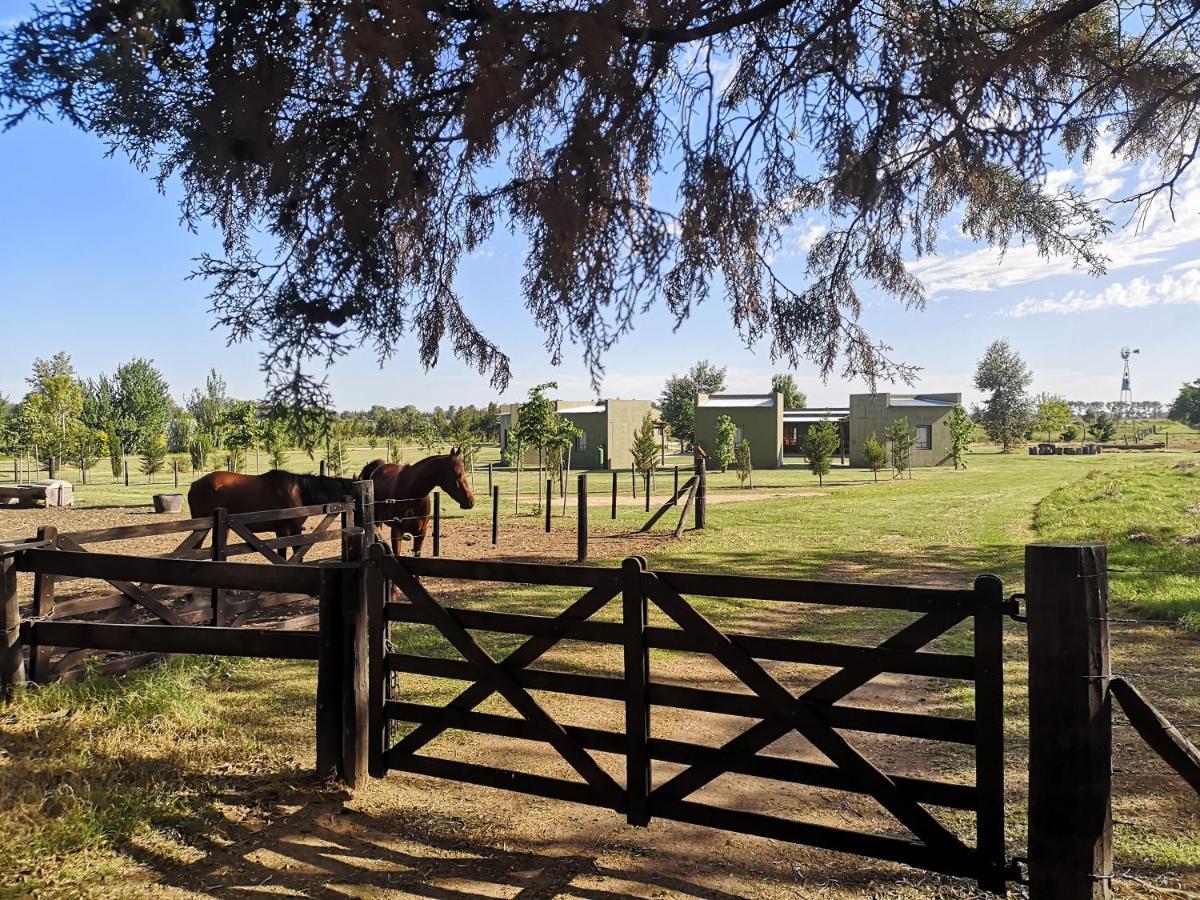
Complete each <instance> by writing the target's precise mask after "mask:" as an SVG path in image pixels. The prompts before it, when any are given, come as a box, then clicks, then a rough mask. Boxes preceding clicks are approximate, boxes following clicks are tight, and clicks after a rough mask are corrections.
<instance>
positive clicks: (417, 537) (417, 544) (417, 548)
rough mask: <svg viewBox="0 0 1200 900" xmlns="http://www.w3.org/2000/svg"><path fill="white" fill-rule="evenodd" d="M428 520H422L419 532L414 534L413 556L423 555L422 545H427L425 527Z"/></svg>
mask: <svg viewBox="0 0 1200 900" xmlns="http://www.w3.org/2000/svg"><path fill="white" fill-rule="evenodd" d="M428 521H429V520H428V519H422V520H421V524H420V525H418V526H417V530H416V531H414V532H413V556H420V555H421V545H422V544H424V543H425V525H426V523H427V522H428Z"/></svg>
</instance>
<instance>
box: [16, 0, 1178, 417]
mask: <svg viewBox="0 0 1200 900" xmlns="http://www.w3.org/2000/svg"><path fill="white" fill-rule="evenodd" d="M28 9H29V4H28V3H27V2H25V0H0V28H3V27H4V26H6V25H8V24H11V23H12V22H14V21H16V20H17V19H19V18H20V17H22V16H23V15H24V14H25V13H26V12H27V11H28ZM1147 177H1148V174H1147V172H1145V171H1143V168H1142V167H1141V166H1139V165H1138V164H1136V163H1129V162H1126V161H1122V160H1117V159H1114V158H1113V157H1112V155H1111V154H1109V153H1107V152H1104V151H1102V152H1101V153H1099V154H1098V156H1097V158H1096V159H1095V160H1093V161H1092V163H1091V164H1089V165H1088V166H1086V167H1084V166H1082V165H1080V164H1076V165H1074V166H1073V167H1072V166H1064V167H1063V168H1061V169H1060V170H1057V171H1055V172H1052V173H1051V175H1050V185H1051V186H1052V187H1056V186H1063V185H1067V184H1072V185H1075V186H1077V187H1079V188H1081V189H1082V190H1083V191H1084V192H1085V193H1086V194H1087V195H1088V196H1092V197H1113V196H1120V195H1121V194H1122V193H1123V192H1128V191H1131V190H1133V189H1135V188H1136V187H1137V186H1138V185H1139V184H1143V183H1145V180H1146V178H1147ZM178 199H179V191H178V190H177V189H176V187H175V186H173V185H168V186H167V188H166V191H165V193H160V192H159V191H158V188H157V187H156V185H155V183H154V181H153V179H152V178H151V176H150V175H149V174H146V173H143V172H139V171H138V170H137V169H136V168H135V167H134V166H133V165H131V164H130V162H129V161H128V160H127V159H125V158H123V157H120V156H108V155H107V148H106V147H105V146H104V144H103V143H102V142H100V141H99V140H98V139H96V138H94V137H92V136H90V135H87V134H84V133H82V132H80V131H78V130H77V129H74V128H72V127H71V126H69V125H67V124H65V123H61V122H33V121H28V120H27V121H26V122H25V123H23V124H21V125H20V126H18V127H17V128H15V129H12V130H10V131H8V132H6V133H0V323H3V324H2V325H0V394H5V395H7V396H8V397H10V398H12V399H17V398H19V397H20V396H22V395H23V394H24V392H25V390H26V385H25V381H24V379H25V377H26V376H27V375H28V373H29V371H30V367H31V364H32V362H33V360H34V359H35V358H37V357H48V356H51V355H53V354H54V353H56V352H57V351H59V350H65V351H66V352H67V353H69V354H70V355H71V357H72V359H73V361H74V363H75V365H76V368H77V369H78V370H79V372H80V373H81V374H82V375H84V376H94V375H96V374H98V373H99V372H101V371H105V372H111V371H112V370H113V369H114V368H116V366H117V365H119V364H120V363H121V362H124V361H126V360H128V359H130V358H133V357H136V356H142V357H148V358H151V359H153V360H154V362H155V364H156V365H157V366H158V367H159V368H160V369H161V370H162V371H163V373H164V375H165V376H166V378H167V380H168V382H169V383H170V384H171V386H172V389H173V392H174V394H175V396H176V398H177V399H182V398H183V397H184V396H185V395H186V394H187V393H188V392H190V390H191V389H192V388H193V387H196V386H198V385H201V384H203V381H204V377H205V374H206V373H207V371H208V370H209V369H210V368H216V369H217V370H218V371H219V372H220V373H221V374H222V376H223V377H224V378H225V380H226V381H227V383H228V385H229V389H230V392H231V393H232V394H233V395H235V396H239V397H247V398H249V397H257V396H261V395H262V393H263V389H264V381H263V376H262V373H261V372H260V371H259V367H258V366H259V352H260V350H261V348H259V347H256V346H254V345H253V344H239V345H234V346H229V345H228V342H227V335H226V334H225V333H223V332H222V331H221V330H219V329H214V319H213V317H212V315H211V314H210V312H209V304H208V300H207V287H206V285H205V284H204V283H203V282H201V281H199V280H192V279H189V275H190V274H191V273H192V271H193V269H194V268H195V263H194V260H195V258H196V257H198V256H199V255H200V254H202V253H204V252H206V251H209V252H219V249H220V247H219V241H218V239H217V235H216V233H215V232H213V231H211V230H201V231H199V232H196V233H193V232H189V231H188V230H187V229H186V228H184V227H183V226H182V225H181V223H180V221H179V208H178ZM1119 215H1120V216H1121V218H1120V219H1119V221H1120V222H1124V220H1125V217H1126V215H1127V214H1126V213H1121V214H1119ZM825 227H826V223H825V222H823V221H821V220H820V219H819V218H811V219H809V220H806V221H805V222H803V223H800V225H799V226H798V227H797V228H796V229H795V231H794V233H793V234H791V235H789V238H788V242H789V243H788V247H787V248H785V252H784V253H782V254H780V256H779V257H778V258H777V261H776V268H777V270H778V271H779V272H780V274H781V275H782V276H783V277H784V279H785V280H786V281H787V282H788V283H789V284H791V286H792V287H794V288H801V287H803V286H804V284H805V281H804V270H803V257H804V252H805V250H806V249H807V247H808V246H809V245H810V244H811V242H812V241H813V240H814V239H815V238H816V237H817V236H819V235H820V234H821V233H822V231H823V230H824V228H825ZM945 232H946V233H945V234H944V235H943V239H942V242H941V245H940V246H939V249H938V255H937V256H934V257H926V258H924V259H921V260H914V261H913V262H912V264H911V268H912V270H913V271H914V272H916V273H917V274H918V275H920V276H921V278H922V279H923V280H924V282H925V285H926V287H927V289H928V291H929V298H930V299H929V302H928V304H927V306H926V308H925V310H924V311H923V312H918V311H913V310H905V309H903V308H901V307H900V306H899V305H898V304H896V303H895V302H894V301H892V300H890V299H888V298H887V297H885V296H878V295H876V296H870V295H869V296H870V299H869V300H868V303H867V306H866V309H865V310H864V315H863V324H864V325H865V326H866V328H867V331H868V333H870V334H871V335H872V336H873V337H874V338H875V339H876V340H882V341H884V342H885V343H887V344H890V345H891V346H892V347H893V348H894V352H893V356H894V357H895V358H896V359H899V360H902V361H904V362H906V363H909V364H912V365H915V366H918V367H920V369H921V372H920V378H919V381H918V383H917V384H916V386H915V388H914V389H915V390H917V391H922V390H925V391H930V392H944V391H958V392H961V393H963V395H964V397H965V398H966V400H967V401H968V402H973V401H974V400H976V399H978V398H977V394H976V392H975V391H974V390H973V389H972V387H971V378H972V373H973V372H974V369H975V364H976V362H977V361H978V359H979V357H980V355H981V354H982V353H983V351H984V349H985V348H986V347H987V345H988V343H990V342H991V341H992V340H994V339H995V338H998V337H1003V338H1007V339H1008V340H1009V342H1010V343H1011V344H1012V346H1013V347H1014V348H1015V349H1016V350H1017V351H1018V352H1019V353H1020V354H1021V356H1022V357H1023V358H1024V359H1025V361H1026V362H1027V363H1028V365H1029V367H1030V368H1031V369H1032V371H1033V374H1034V380H1033V385H1032V390H1033V391H1034V392H1042V391H1045V392H1050V393H1056V394H1061V395H1063V396H1066V397H1067V398H1069V399H1078V400H1116V399H1117V398H1118V394H1119V391H1120V375H1121V360H1120V355H1119V354H1120V350H1121V347H1122V346H1130V347H1135V348H1138V349H1140V351H1141V352H1140V354H1139V355H1138V356H1136V357H1134V359H1133V391H1134V397H1135V399H1145V400H1162V401H1164V402H1169V401H1170V400H1171V399H1173V398H1174V396H1175V394H1176V393H1177V392H1178V389H1179V386H1180V384H1181V383H1182V382H1184V381H1191V380H1194V379H1196V378H1197V377H1200V371H1198V369H1200V365H1198V364H1197V359H1198V356H1200V354H1197V352H1196V335H1197V324H1198V323H1200V258H1197V251H1198V250H1200V171H1198V172H1192V173H1189V174H1188V175H1187V176H1186V177H1185V179H1184V181H1183V183H1182V185H1181V189H1180V191H1179V193H1178V194H1177V196H1176V201H1175V204H1174V212H1173V215H1172V212H1171V211H1170V210H1169V209H1168V208H1167V206H1166V204H1165V203H1160V204H1158V205H1157V206H1155V207H1154V208H1153V209H1152V211H1151V214H1150V215H1149V216H1148V217H1147V218H1145V219H1144V220H1143V221H1141V222H1138V223H1134V224H1130V225H1126V226H1125V227H1123V228H1119V229H1118V230H1117V231H1116V232H1114V234H1113V235H1111V236H1110V238H1109V239H1108V240H1107V242H1106V244H1105V246H1104V252H1105V254H1106V255H1107V256H1108V257H1109V260H1110V261H1109V264H1108V271H1107V273H1106V274H1105V275H1103V276H1100V277H1092V276H1090V275H1088V274H1086V273H1085V272H1082V271H1075V270H1072V267H1071V264H1070V261H1069V260H1066V259H1052V260H1045V259H1043V258H1041V257H1039V256H1038V255H1037V254H1036V252H1035V251H1034V250H1033V249H1032V248H1025V247H1015V248H1011V249H1010V250H1009V251H1008V252H1007V254H1005V255H1004V256H1003V257H1001V256H1000V254H998V253H997V252H995V251H993V250H991V249H989V248H987V247H984V246H980V245H977V244H973V243H971V242H970V241H968V240H966V239H965V238H963V237H962V235H961V233H959V232H957V230H956V229H955V228H954V223H953V222H948V223H947V226H946V229H945ZM524 252H525V245H524V243H523V241H522V240H521V239H520V238H514V237H510V236H508V235H504V236H502V237H501V238H498V239H496V240H494V241H492V242H491V243H490V244H489V245H488V246H487V247H486V248H485V249H484V250H483V251H481V252H478V253H477V254H476V255H475V256H473V257H471V258H469V259H466V260H464V261H463V264H462V266H461V268H460V273H459V279H458V284H457V286H458V288H459V291H460V294H461V296H462V297H463V299H464V302H465V305H466V307H467V311H468V312H469V313H470V314H471V315H473V316H474V317H475V320H476V322H477V324H478V325H479V326H480V327H481V328H482V330H483V331H484V333H485V334H487V335H488V336H489V337H492V338H493V339H495V340H497V341H498V342H499V343H500V345H501V347H502V348H503V349H504V350H505V351H506V352H507V353H508V354H509V355H510V356H511V358H512V360H513V372H514V379H513V382H512V384H511V386H510V388H509V390H508V391H507V392H506V393H505V394H504V395H503V396H499V397H498V396H497V395H496V394H495V393H494V392H493V391H492V390H491V389H490V387H489V386H488V383H487V380H486V378H484V377H482V376H480V375H479V374H478V373H477V372H475V371H474V370H472V369H470V368H469V367H466V366H464V365H463V364H461V363H460V362H458V361H457V360H456V359H454V357H453V355H452V354H451V353H450V351H449V349H447V350H446V352H445V353H444V354H443V356H442V359H441V361H440V363H439V364H438V366H437V367H436V368H435V369H434V370H432V371H431V372H428V373H425V372H423V371H422V370H421V369H420V366H419V365H418V364H417V363H416V362H415V360H416V352H415V348H414V347H413V346H412V345H411V344H409V345H404V346H402V347H401V349H400V350H399V351H398V352H397V354H396V357H395V359H393V360H392V361H390V362H388V363H386V364H384V365H383V366H382V367H381V366H380V364H379V362H378V361H377V359H376V358H375V355H374V352H373V351H372V350H371V348H370V347H363V348H361V349H359V350H357V351H356V352H354V353H352V354H351V355H350V356H348V357H344V358H342V359H341V360H339V361H337V362H336V363H335V364H334V366H333V367H332V368H331V369H330V370H329V371H328V372H327V373H326V374H327V377H328V381H329V385H330V388H331V390H332V394H333V398H334V402H335V404H336V406H337V407H338V408H340V409H363V408H366V407H369V406H371V405H373V404H377V403H378V404H383V405H386V406H401V405H404V404H408V403H412V404H414V405H416V406H418V407H421V408H426V409H428V408H432V407H433V406H434V405H442V406H445V405H450V404H464V403H475V404H483V403H487V402H489V401H491V400H501V401H511V400H519V399H521V398H522V397H523V396H524V395H525V392H526V391H527V390H528V388H529V387H530V386H532V385H535V384H539V383H541V382H545V381H556V382H557V383H558V385H559V390H558V396H560V397H564V398H579V399H584V398H588V397H592V396H593V391H592V389H591V386H590V379H589V375H588V372H587V370H586V368H585V366H584V365H583V363H582V358H581V353H580V352H578V348H573V347H570V346H568V347H567V348H566V352H565V354H564V356H565V359H564V361H563V364H562V365H561V366H558V367H555V366H553V365H551V363H550V359H549V354H548V352H547V351H546V349H545V348H544V346H543V335H542V333H541V331H540V330H539V329H538V328H537V327H536V326H535V325H534V323H533V320H532V317H531V316H530V315H529V313H528V312H527V311H526V310H525V308H524V305H523V301H522V298H521V293H520V281H521V276H522V273H523V262H524ZM699 359H709V360H711V361H712V362H714V363H716V364H717V365H721V366H725V367H727V383H728V384H727V387H728V389H729V390H734V391H748V392H753V391H764V390H767V389H768V387H769V384H770V378H771V374H772V373H774V372H780V371H787V368H786V366H784V365H782V364H780V363H774V362H772V361H771V359H770V357H769V354H768V348H767V347H766V346H765V345H763V346H759V347H753V348H747V347H745V346H744V344H743V343H742V341H741V340H740V338H739V337H738V335H737V333H736V331H735V330H734V328H733V326H732V324H731V323H730V319H729V314H728V311H727V308H726V307H725V305H724V303H723V300H722V298H721V297H720V295H719V294H714V296H713V297H712V298H711V299H710V300H709V301H708V302H707V303H706V304H703V305H702V306H701V307H699V308H698V309H696V310H694V311H693V314H692V316H691V318H689V319H688V320H687V321H686V322H685V323H684V324H683V325H682V326H681V327H679V328H678V329H675V328H674V322H673V319H672V318H671V317H670V315H669V314H667V313H666V312H665V310H663V309H661V308H659V309H655V310H651V311H650V312H648V313H646V314H645V315H643V316H641V317H640V318H639V319H638V320H637V323H636V326H635V329H634V331H633V333H632V334H630V335H627V336H626V337H624V338H623V339H622V340H621V342H620V343H619V344H618V346H617V347H616V348H615V349H614V350H613V351H612V352H610V354H609V355H608V356H607V357H606V358H605V369H606V374H605V378H604V383H603V385H602V389H601V395H602V396H605V397H626V398H629V397H636V398H647V399H652V398H655V397H657V396H658V394H659V393H660V392H661V390H662V385H663V382H664V381H665V380H666V378H667V377H669V376H670V375H671V374H672V373H682V372H684V371H685V370H686V369H687V368H688V367H689V366H690V365H691V364H692V363H694V362H695V361H697V360H699ZM792 374H793V375H794V377H795V379H796V381H797V383H798V384H799V386H800V388H801V389H802V390H804V391H806V392H807V395H808V398H809V405H812V406H824V405H829V406H843V405H845V403H846V397H847V395H848V394H849V393H852V392H860V391H864V390H866V386H865V385H864V384H862V383H861V382H847V381H844V380H842V379H840V378H839V377H838V376H837V374H836V373H835V374H834V375H832V376H831V377H830V379H829V380H828V381H827V382H825V381H823V380H822V379H821V377H820V376H819V374H818V372H817V369H816V367H815V366H812V365H807V366H803V367H801V368H800V369H798V370H794V371H793V372H792ZM878 389H879V390H888V389H889V386H888V385H886V384H881V385H880V386H879V388H878ZM894 389H895V390H901V391H905V390H910V389H909V388H906V387H904V386H902V385H900V386H896V387H895V388H894Z"/></svg>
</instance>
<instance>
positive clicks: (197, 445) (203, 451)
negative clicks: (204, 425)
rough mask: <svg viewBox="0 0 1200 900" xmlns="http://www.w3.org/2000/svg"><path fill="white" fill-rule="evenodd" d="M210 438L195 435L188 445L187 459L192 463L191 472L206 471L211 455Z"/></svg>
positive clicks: (205, 435) (211, 444) (204, 435)
mask: <svg viewBox="0 0 1200 900" xmlns="http://www.w3.org/2000/svg"><path fill="white" fill-rule="evenodd" d="M212 451H213V443H212V438H210V437H209V436H208V435H207V434H197V435H196V436H195V437H193V438H192V442H191V443H190V444H189V445H188V457H189V458H190V459H191V461H192V471H193V472H207V471H208V457H209V456H210V455H211V454H212Z"/></svg>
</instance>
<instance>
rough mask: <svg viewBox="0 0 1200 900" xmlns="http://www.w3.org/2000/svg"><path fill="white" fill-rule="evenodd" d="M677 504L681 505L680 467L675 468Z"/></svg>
mask: <svg viewBox="0 0 1200 900" xmlns="http://www.w3.org/2000/svg"><path fill="white" fill-rule="evenodd" d="M675 503H676V505H678V504H679V466H676V467H675Z"/></svg>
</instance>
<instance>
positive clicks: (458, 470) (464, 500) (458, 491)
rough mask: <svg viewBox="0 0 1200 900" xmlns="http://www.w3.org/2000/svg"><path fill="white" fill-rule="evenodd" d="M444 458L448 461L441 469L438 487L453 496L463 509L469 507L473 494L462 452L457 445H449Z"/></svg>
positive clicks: (473, 502)
mask: <svg viewBox="0 0 1200 900" xmlns="http://www.w3.org/2000/svg"><path fill="white" fill-rule="evenodd" d="M446 459H447V460H448V461H449V463H448V465H446V466H445V467H444V468H443V469H442V470H441V473H440V478H439V480H438V487H440V488H441V489H442V490H443V491H445V492H446V493H447V494H449V495H450V496H451V497H453V498H454V500H455V502H456V503H458V505H459V506H461V507H462V508H463V509H470V508H471V507H473V506H474V505H475V494H474V493H473V492H472V491H471V483H470V481H468V475H467V467H466V466H465V465H463V458H462V454H461V453H459V451H458V448H457V447H451V448H450V455H449V456H447V457H446Z"/></svg>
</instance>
